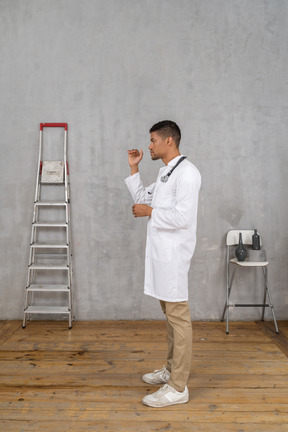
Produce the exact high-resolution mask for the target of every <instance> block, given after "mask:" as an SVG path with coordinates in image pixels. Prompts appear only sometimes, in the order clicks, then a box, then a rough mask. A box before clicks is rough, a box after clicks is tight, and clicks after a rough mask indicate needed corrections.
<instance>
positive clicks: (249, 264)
mask: <svg viewBox="0 0 288 432" xmlns="http://www.w3.org/2000/svg"><path fill="white" fill-rule="evenodd" d="M230 262H231V263H233V264H237V265H239V266H241V267H265V266H267V265H268V264H269V261H248V260H247V261H246V260H245V261H238V260H237V258H232V259H231V260H230Z"/></svg>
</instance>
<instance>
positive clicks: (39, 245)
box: [30, 242, 69, 249]
mask: <svg viewBox="0 0 288 432" xmlns="http://www.w3.org/2000/svg"><path fill="white" fill-rule="evenodd" d="M30 246H31V247H32V248H44V249H49V248H52V249H57V248H59V249H66V248H68V247H69V245H67V244H66V243H62V244H61V243H58V242H54V243H53V242H49V243H48V242H38V243H32V244H31V245H30Z"/></svg>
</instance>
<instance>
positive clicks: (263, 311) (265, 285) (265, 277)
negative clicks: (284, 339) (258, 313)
mask: <svg viewBox="0 0 288 432" xmlns="http://www.w3.org/2000/svg"><path fill="white" fill-rule="evenodd" d="M262 270H263V276H264V300H263V310H262V317H261V321H264V318H265V309H266V308H265V304H266V298H267V283H266V281H267V274H266V272H265V269H264V268H263V269H262Z"/></svg>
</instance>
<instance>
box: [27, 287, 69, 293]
mask: <svg viewBox="0 0 288 432" xmlns="http://www.w3.org/2000/svg"><path fill="white" fill-rule="evenodd" d="M26 290H27V291H29V292H46V291H48V292H51V291H53V292H69V291H70V288H69V287H68V286H67V285H30V286H29V287H27V288H26Z"/></svg>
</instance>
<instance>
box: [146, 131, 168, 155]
mask: <svg viewBox="0 0 288 432" xmlns="http://www.w3.org/2000/svg"><path fill="white" fill-rule="evenodd" d="M167 148H168V146H167V138H162V137H161V136H160V135H159V134H157V132H152V133H151V138H150V146H149V150H150V155H151V159H152V160H158V159H163V157H164V156H165V155H166V152H167Z"/></svg>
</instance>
